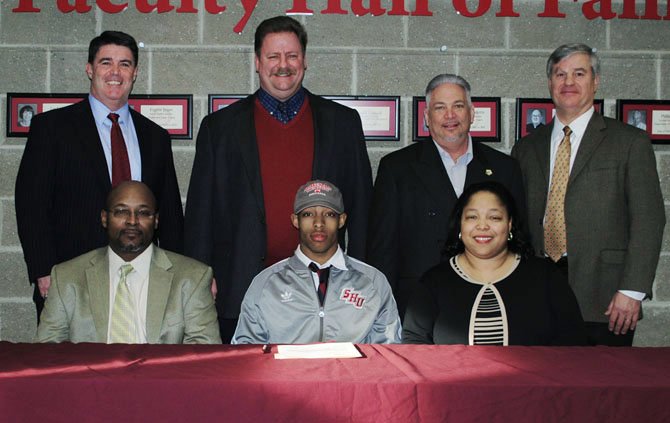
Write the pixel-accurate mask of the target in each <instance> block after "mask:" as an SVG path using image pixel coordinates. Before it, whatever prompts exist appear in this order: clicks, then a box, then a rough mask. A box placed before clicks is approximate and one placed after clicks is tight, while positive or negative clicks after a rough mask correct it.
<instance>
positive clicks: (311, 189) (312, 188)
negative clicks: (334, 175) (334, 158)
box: [303, 182, 333, 194]
mask: <svg viewBox="0 0 670 423" xmlns="http://www.w3.org/2000/svg"><path fill="white" fill-rule="evenodd" d="M332 190H333V188H331V186H330V185H328V184H324V183H323V182H314V183H313V184H310V185H308V186H307V187H305V189H304V190H303V192H304V193H307V194H310V193H311V194H320V193H321V191H323V192H330V191H332Z"/></svg>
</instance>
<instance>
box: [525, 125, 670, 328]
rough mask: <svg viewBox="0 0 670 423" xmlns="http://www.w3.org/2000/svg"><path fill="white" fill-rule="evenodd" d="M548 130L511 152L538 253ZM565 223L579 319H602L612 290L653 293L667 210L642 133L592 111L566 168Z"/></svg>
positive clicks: (541, 237) (541, 246) (546, 179)
mask: <svg viewBox="0 0 670 423" xmlns="http://www.w3.org/2000/svg"><path fill="white" fill-rule="evenodd" d="M552 128H553V123H552V124H551V125H548V126H546V127H543V128H539V129H538V130H537V131H535V132H533V133H532V134H530V135H528V136H527V137H525V138H523V139H521V140H520V141H519V142H518V143H517V144H516V145H515V146H514V148H513V150H512V156H514V157H515V158H516V159H517V160H518V161H519V164H520V165H521V171H522V173H523V179H524V185H525V188H526V198H527V200H528V220H529V228H530V234H531V238H532V243H533V247H534V248H535V250H536V252H537V254H538V255H541V256H543V255H544V252H543V250H544V230H543V220H544V212H545V208H546V202H547V193H548V190H549V188H548V184H549V177H550V173H551V170H550V169H549V154H550V144H551V139H550V138H551V131H552ZM565 219H566V231H567V249H568V260H569V263H570V265H569V268H568V271H569V281H570V285H571V286H572V289H573V290H574V292H575V295H576V296H577V300H578V302H579V305H580V307H581V310H582V314H583V315H584V320H585V321H589V322H606V321H607V316H605V315H604V313H605V310H606V309H607V306H608V304H609V302H610V301H611V299H612V296H613V295H614V294H615V293H616V291H617V290H620V289H628V290H634V291H639V292H645V293H646V294H647V295H649V296H651V287H652V284H653V281H654V274H655V272H656V265H657V264H658V257H659V252H660V249H661V239H662V237H663V227H664V226H665V207H664V205H663V197H662V195H661V188H660V184H659V180H658V173H657V171H656V158H655V156H654V151H653V149H652V147H651V144H650V142H649V138H648V137H647V135H646V134H645V133H644V132H643V131H640V130H639V129H636V128H634V127H632V126H629V125H626V124H624V123H622V122H619V121H617V120H614V119H610V118H606V117H603V116H602V115H600V114H598V113H594V114H593V117H592V118H591V120H590V122H589V124H588V126H587V128H586V132H585V133H584V137H583V139H582V141H581V144H580V146H579V151H578V152H577V156H576V158H575V162H574V164H573V166H572V170H571V171H570V179H569V181H568V188H567V192H566V195H565Z"/></svg>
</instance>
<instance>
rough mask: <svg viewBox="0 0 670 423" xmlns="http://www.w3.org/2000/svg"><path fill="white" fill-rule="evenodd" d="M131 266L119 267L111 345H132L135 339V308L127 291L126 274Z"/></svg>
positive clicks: (128, 290) (130, 270)
mask: <svg viewBox="0 0 670 423" xmlns="http://www.w3.org/2000/svg"><path fill="white" fill-rule="evenodd" d="M132 271H133V266H131V265H130V264H124V265H123V266H121V267H119V285H118V286H117V288H116V295H115V296H114V309H113V310H112V326H111V328H110V332H111V336H110V342H111V343H112V344H132V343H135V342H136V341H137V339H136V338H135V306H134V304H133V299H132V297H131V295H130V289H128V274H129V273H130V272H132Z"/></svg>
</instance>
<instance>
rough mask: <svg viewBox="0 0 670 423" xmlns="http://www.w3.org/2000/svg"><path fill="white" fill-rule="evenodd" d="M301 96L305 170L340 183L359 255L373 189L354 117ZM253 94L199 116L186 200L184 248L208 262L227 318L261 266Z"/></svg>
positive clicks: (262, 230)
mask: <svg viewBox="0 0 670 423" xmlns="http://www.w3.org/2000/svg"><path fill="white" fill-rule="evenodd" d="M308 98H309V102H310V106H311V109H312V117H313V121H314V161H313V168H312V177H313V179H317V178H318V179H325V180H328V181H330V182H332V183H334V184H335V185H336V186H337V187H338V188H339V189H340V191H342V195H343V197H344V209H345V211H346V213H347V215H348V219H347V234H348V250H347V251H348V254H349V255H352V256H354V257H357V258H361V257H362V256H363V254H364V250H365V235H366V231H367V214H368V209H369V203H370V198H371V196H372V175H371V169H370V161H369V159H368V154H367V150H366V146H365V141H364V136H363V129H362V126H361V120H360V117H359V116H358V113H357V112H356V111H354V110H352V109H350V108H347V107H344V106H342V105H340V104H337V103H335V102H333V101H330V100H326V99H324V98H321V97H319V96H315V95H313V94H311V93H308ZM254 101H255V95H251V96H249V97H247V98H245V99H242V100H240V101H238V102H236V103H234V104H232V105H230V106H228V107H226V108H225V109H222V110H219V111H218V112H215V113H212V114H211V115H209V116H206V117H205V118H204V119H203V121H202V124H201V125H200V130H199V133H198V140H197V144H196V154H195V161H194V162H193V172H192V173H191V182H190V185H189V190H188V199H187V202H186V204H187V206H186V232H185V247H186V254H187V255H189V256H191V257H193V258H195V259H197V260H200V261H202V262H204V263H207V264H209V265H211V266H212V268H213V269H214V276H215V278H216V281H217V284H218V290H219V293H218V295H217V307H218V311H219V317H221V318H228V319H232V318H237V316H238V315H239V312H240V305H241V303H242V299H243V297H244V294H245V293H246V291H247V288H248V287H249V284H250V283H251V280H252V279H253V277H254V276H256V275H257V274H258V273H259V272H260V271H261V270H263V267H264V263H263V261H264V259H265V253H266V224H265V206H264V203H263V187H262V186H261V184H262V181H261V173H260V164H259V159H258V146H257V143H256V130H255V126H254V116H253V110H254ZM286 166H291V163H286ZM305 182H307V181H305ZM286 219H289V216H288V215H287V216H286ZM340 240H341V241H343V240H344V237H343V236H341V237H340ZM296 245H297V244H296Z"/></svg>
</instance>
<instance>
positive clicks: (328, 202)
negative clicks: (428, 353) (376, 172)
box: [232, 181, 401, 344]
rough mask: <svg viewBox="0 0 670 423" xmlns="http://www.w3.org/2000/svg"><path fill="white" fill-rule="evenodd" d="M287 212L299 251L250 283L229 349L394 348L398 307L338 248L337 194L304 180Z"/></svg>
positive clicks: (383, 286)
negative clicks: (340, 343)
mask: <svg viewBox="0 0 670 423" xmlns="http://www.w3.org/2000/svg"><path fill="white" fill-rule="evenodd" d="M293 212H294V213H293V214H292V215H291V222H292V223H293V226H294V227H295V228H296V229H297V230H298V232H299V237H300V245H299V246H298V248H296V250H295V254H293V256H291V257H289V258H287V259H285V260H282V261H280V262H278V263H276V264H274V265H273V266H270V267H268V268H267V269H265V270H264V271H262V272H261V273H259V274H258V275H257V276H256V277H255V278H254V280H253V281H252V282H251V285H250V286H249V289H248V290H247V293H246V295H245V297H244V301H243V302H242V309H241V312H240V319H239V322H238V324H237V329H236V330H235V335H234V336H233V340H232V343H233V344H264V343H273V344H305V343H312V342H328V341H349V342H355V343H365V344H381V343H397V342H400V333H401V327H400V318H399V317H398V308H397V307H396V303H395V300H394V299H393V295H392V293H391V287H390V286H389V283H388V281H387V280H386V277H385V276H384V275H383V274H382V273H381V272H380V271H378V270H377V269H375V268H374V267H372V266H368V265H367V264H365V263H363V262H361V261H358V260H356V259H353V258H351V257H349V256H347V255H346V254H344V252H343V251H342V249H341V248H340V246H339V244H338V230H339V229H340V228H342V227H343V226H344V223H345V221H346V219H347V215H346V213H344V203H343V201H342V194H341V193H340V190H339V189H338V188H337V187H336V186H334V185H333V184H331V183H330V182H327V181H310V182H308V183H306V184H305V185H303V186H302V187H300V189H299V190H298V192H297V194H296V197H295V202H294V204H293Z"/></svg>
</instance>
